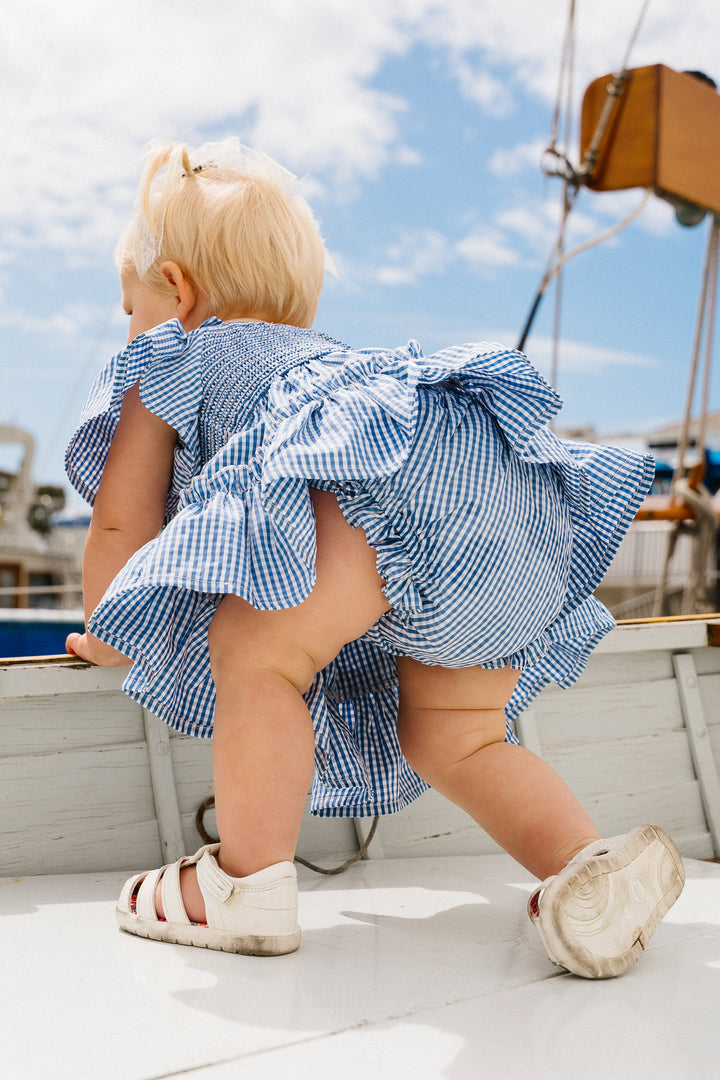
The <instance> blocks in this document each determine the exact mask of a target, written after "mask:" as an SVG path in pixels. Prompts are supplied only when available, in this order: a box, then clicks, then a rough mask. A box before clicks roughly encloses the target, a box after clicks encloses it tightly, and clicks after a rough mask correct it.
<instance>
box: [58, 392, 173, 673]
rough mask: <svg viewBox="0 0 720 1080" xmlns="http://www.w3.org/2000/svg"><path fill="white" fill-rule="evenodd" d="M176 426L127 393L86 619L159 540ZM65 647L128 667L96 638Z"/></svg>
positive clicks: (89, 568)
mask: <svg viewBox="0 0 720 1080" xmlns="http://www.w3.org/2000/svg"><path fill="white" fill-rule="evenodd" d="M176 438H177V437H176V433H175V431H174V429H173V428H171V427H170V426H169V424H166V423H165V421H164V420H161V419H160V418H159V417H158V416H155V415H154V414H153V413H151V412H149V410H148V409H146V408H145V406H144V405H143V403H142V401H141V400H140V393H139V390H138V384H137V383H136V384H135V386H133V387H132V388H131V389H130V390H128V392H127V393H126V394H125V397H124V399H123V404H122V409H121V412H120V419H119V421H118V426H117V430H116V432H115V435H114V437H113V441H112V445H111V447H110V452H109V453H108V457H107V462H106V464H105V468H104V470H103V474H102V479H101V481H100V487H99V489H98V493H97V497H96V499H95V505H94V507H93V514H92V520H91V522H90V528H89V530H88V537H87V541H86V544H85V554H84V557H83V600H84V606H85V621H86V623H87V621H88V619H89V618H90V615H91V614H92V612H93V611H94V610H95V608H96V606H97V605H98V603H99V602H100V600H101V599H102V596H103V594H104V593H105V590H106V589H107V587H108V585H109V584H110V582H111V581H112V580H113V578H114V577H115V575H116V574H117V573H118V571H119V570H121V569H122V568H123V566H124V565H125V563H126V562H127V561H128V559H129V558H130V556H131V555H134V554H135V552H136V551H137V550H138V549H139V548H141V547H142V546H143V544H146V543H147V542H148V541H149V540H152V539H154V537H155V536H157V534H158V532H159V531H160V528H161V526H162V523H163V520H164V517H165V501H166V498H167V493H168V489H169V487H170V481H171V479H172V468H173V451H174V447H175V442H176ZM65 648H66V649H67V651H68V652H69V653H74V654H76V655H78V656H81V657H82V658H83V659H84V660H90V661H91V662H92V663H94V664H100V665H102V666H103V667H112V666H114V665H118V664H126V663H128V660H127V658H126V657H125V656H123V655H122V653H120V652H118V651H117V650H116V649H113V648H112V647H111V646H110V645H106V644H104V643H103V642H102V641H100V640H99V639H98V638H96V637H95V636H94V635H93V634H89V633H85V634H70V635H69V636H68V638H67V641H66V644H65Z"/></svg>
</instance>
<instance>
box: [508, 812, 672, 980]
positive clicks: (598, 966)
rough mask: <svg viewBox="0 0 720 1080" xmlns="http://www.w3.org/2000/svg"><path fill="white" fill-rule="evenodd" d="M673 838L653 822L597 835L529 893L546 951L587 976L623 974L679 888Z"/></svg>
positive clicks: (531, 912)
mask: <svg viewBox="0 0 720 1080" xmlns="http://www.w3.org/2000/svg"><path fill="white" fill-rule="evenodd" d="M684 883H685V872H684V869H683V864H682V859H681V858H680V855H679V854H678V852H677V850H676V848H675V845H674V844H673V842H672V840H671V839H670V837H669V836H668V835H667V833H666V832H664V830H663V829H661V828H659V826H657V825H645V826H642V827H640V828H638V829H633V830H632V832H629V833H627V834H626V835H625V836H614V837H612V838H611V839H610V840H596V841H594V842H593V843H592V844H588V846H587V847H585V848H583V850H582V851H581V852H579V853H578V854H577V855H576V856H575V857H574V858H573V859H571V861H570V862H569V863H568V864H567V866H566V867H565V868H564V869H563V870H561V871H560V873H559V874H557V875H556V876H555V877H550V878H548V879H547V880H546V881H544V882H543V883H542V885H540V886H538V888H537V889H536V890H535V892H534V893H533V894H532V896H531V897H530V900H529V901H528V914H529V915H530V918H531V919H532V921H533V922H534V924H535V925H536V926H537V928H538V930H539V932H540V936H541V938H542V940H543V943H544V945H545V949H546V951H547V954H548V957H549V959H550V960H551V961H552V962H553V963H554V964H557V965H558V966H559V967H563V968H566V969H567V970H568V971H571V972H573V974H575V975H581V976H582V977H583V978H586V979H607V978H610V977H612V976H614V975H622V973H623V972H624V971H627V970H628V968H630V967H632V965H633V964H634V963H636V962H637V960H638V959H639V958H640V956H641V954H642V953H643V951H644V950H645V948H646V947H647V944H648V942H649V940H650V938H651V936H652V934H653V933H654V931H655V929H656V927H657V925H658V923H659V922H660V920H661V919H662V917H663V915H665V913H666V912H667V911H668V910H669V909H670V908H671V907H672V905H673V904H674V903H675V901H676V900H677V898H678V896H679V895H680V893H681V892H682V888H683V885H684Z"/></svg>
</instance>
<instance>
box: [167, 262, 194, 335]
mask: <svg viewBox="0 0 720 1080" xmlns="http://www.w3.org/2000/svg"><path fill="white" fill-rule="evenodd" d="M160 273H161V274H162V275H163V277H164V278H165V280H166V281H167V283H168V285H169V286H170V288H171V289H172V291H173V293H174V295H175V298H176V300H177V305H178V309H177V318H178V319H179V320H180V322H184V321H185V319H186V318H187V316H188V315H189V314H190V312H191V311H192V310H193V308H194V307H195V304H196V301H197V294H196V291H195V286H194V285H193V283H192V281H191V280H190V278H188V277H186V276H185V274H183V272H182V270H181V269H180V267H179V266H178V264H177V263H174V262H164V263H162V265H161V266H160Z"/></svg>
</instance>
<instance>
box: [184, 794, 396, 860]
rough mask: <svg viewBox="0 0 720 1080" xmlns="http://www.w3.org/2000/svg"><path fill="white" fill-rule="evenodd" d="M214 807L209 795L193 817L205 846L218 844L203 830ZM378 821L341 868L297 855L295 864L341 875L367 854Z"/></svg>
mask: <svg viewBox="0 0 720 1080" xmlns="http://www.w3.org/2000/svg"><path fill="white" fill-rule="evenodd" d="M214 805H215V796H214V795H209V796H208V797H207V799H203V801H202V802H201V803H200V805H199V806H198V808H197V813H196V815H195V828H196V829H197V831H198V832H199V833H200V836H201V837H202V839H203V840H204V841H205V843H206V844H217V843H218V838H217V837H216V836H211V835H210V833H209V832H208V831H207V829H206V828H205V813H206V811H207V810H210V809H212V807H213V806H214ZM379 821H380V818H379V817H376V818H375V819H374V820H373V823H372V825H371V826H370V831H369V833H368V834H367V836H366V837H365V840H364V841H363V843H362V845H361V846H360V847H359V848H358V850H357V851H356V852H355V854H354V855H351V856H350V858H349V859H346V860H345V862H344V863H342V865H341V866H330V867H325V866H317V865H316V864H315V863H312V862H309V861H308V860H307V859H302V858H301V857H300V856H299V855H296V856H295V862H297V863H300V864H301V866H306V867H307V868H308V870H313V871H314V872H315V873H316V874H327V875H332V874H343V873H344V872H345V871H346V870H348V869H349V868H350V867H351V866H352V865H353V863H356V862H359V860H360V859H362V858H363V856H364V855H365V854H366V853H367V849H368V848H369V847H370V845H371V843H372V841H373V837H374V836H375V833H376V831H377V827H378V823H379Z"/></svg>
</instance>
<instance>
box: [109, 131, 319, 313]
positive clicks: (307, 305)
mask: <svg viewBox="0 0 720 1080" xmlns="http://www.w3.org/2000/svg"><path fill="white" fill-rule="evenodd" d="M273 164H274V163H273ZM276 168H277V171H278V173H283V172H284V170H281V169H280V167H279V166H277V167H276ZM285 175H286V176H290V174H285ZM142 251H144V254H143V255H141V256H140V257H139V252H142ZM148 252H149V254H148ZM324 258H325V249H324V245H323V242H322V239H321V237H320V231H319V226H318V223H317V221H316V220H315V218H314V217H313V214H312V211H311V210H310V207H309V206H308V204H307V203H306V202H305V200H304V199H303V198H302V197H301V196H299V195H297V194H295V193H294V192H293V191H292V190H290V189H289V188H288V184H287V182H283V183H280V182H278V181H277V180H275V179H274V178H273V177H272V176H267V175H263V173H262V171H261V170H259V169H252V168H250V169H248V170H247V171H245V170H243V169H242V168H237V167H234V166H233V167H228V166H226V165H223V164H214V163H213V162H209V163H208V164H207V165H206V164H203V165H201V166H196V167H195V168H193V166H192V165H191V163H190V151H189V150H188V147H187V146H186V145H185V144H184V143H174V144H170V145H167V146H162V147H158V148H156V149H155V150H153V151H152V152H151V154H150V156H149V159H148V162H147V165H146V168H145V171H144V173H143V176H142V178H141V180H140V184H139V187H138V201H137V203H136V209H135V216H134V218H133V220H132V221H131V223H130V225H129V226H128V227H127V229H126V230H125V232H124V233H123V235H122V237H121V238H120V241H119V243H118V246H117V249H116V261H117V263H118V265H119V266H120V267H121V268H126V267H129V268H133V269H134V270H135V271H136V272H137V274H138V276H139V277H140V278H141V280H142V281H143V282H144V283H145V284H146V285H148V286H149V287H150V288H151V289H153V290H154V291H156V292H166V291H167V289H168V283H167V281H166V279H165V278H164V276H163V274H162V273H161V271H160V266H161V265H162V263H163V262H167V261H169V262H174V263H177V265H178V266H179V267H180V269H181V270H182V272H183V274H185V276H186V277H188V278H189V279H190V280H191V281H192V283H193V284H194V285H195V287H196V288H198V289H200V290H201V291H202V292H203V293H205V294H206V296H207V297H208V298H209V302H210V310H211V312H212V313H213V314H215V315H217V316H218V317H220V318H222V317H226V318H230V317H234V318H242V317H245V318H257V319H262V320H264V321H266V322H278V323H289V324H290V325H293V326H303V327H309V326H311V325H312V321H313V319H314V317H315V311H316V309H317V303H318V298H319V295H320V289H321V287H322V279H323V264H324ZM139 264H140V265H139Z"/></svg>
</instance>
